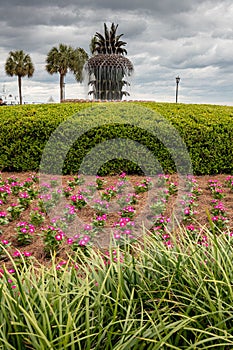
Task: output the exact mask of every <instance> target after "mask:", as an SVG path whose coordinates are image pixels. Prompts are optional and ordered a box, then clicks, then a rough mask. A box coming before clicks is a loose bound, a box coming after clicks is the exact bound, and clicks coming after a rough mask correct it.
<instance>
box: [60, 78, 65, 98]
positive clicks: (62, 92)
mask: <svg viewBox="0 0 233 350" xmlns="http://www.w3.org/2000/svg"><path fill="white" fill-rule="evenodd" d="M64 78H65V75H64V74H60V102H61V101H62V100H64V98H65V83H64Z"/></svg>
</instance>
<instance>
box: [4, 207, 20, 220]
mask: <svg viewBox="0 0 233 350" xmlns="http://www.w3.org/2000/svg"><path fill="white" fill-rule="evenodd" d="M7 211H8V213H10V215H11V217H10V220H16V219H18V218H19V217H20V214H21V213H22V211H24V207H22V206H21V205H17V203H12V204H11V205H10V206H9V207H8V208H7Z"/></svg>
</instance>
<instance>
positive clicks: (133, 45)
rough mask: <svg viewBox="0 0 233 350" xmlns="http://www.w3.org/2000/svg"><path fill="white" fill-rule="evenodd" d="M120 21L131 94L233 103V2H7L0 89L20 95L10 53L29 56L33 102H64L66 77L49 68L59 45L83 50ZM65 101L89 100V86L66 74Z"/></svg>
mask: <svg viewBox="0 0 233 350" xmlns="http://www.w3.org/2000/svg"><path fill="white" fill-rule="evenodd" d="M104 22H106V23H107V24H108V25H110V24H111V23H112V22H114V23H115V24H119V27H118V34H121V33H123V34H124V36H123V37H122V40H124V41H126V42H127V46H126V49H127V51H128V55H127V57H128V58H129V59H130V60H131V61H132V63H133V65H134V70H135V72H134V76H133V77H132V82H131V87H130V91H129V92H130V95H131V96H130V99H143V100H154V101H159V102H175V89H176V79H175V78H176V76H178V75H179V76H180V78H181V80H180V84H179V102H182V103H211V104H222V105H233V3H232V0H208V1H207V0H162V1H161V0H144V1H142V0H118V1H117V0H114V1H111V0H76V1H75V0H73V1H70V0H54V1H53V0H40V1H38V0H24V1H22V0H21V1H20V0H7V1H1V5H0V28H1V30H0V94H1V92H2V90H3V88H4V87H5V89H6V90H7V91H8V92H11V93H12V94H13V95H14V96H17V95H18V85H17V78H16V77H8V76H7V75H6V74H5V69H4V66H5V62H6V59H7V57H8V54H9V52H10V51H11V50H13V51H15V50H19V49H22V50H24V51H25V53H28V54H30V56H31V59H32V61H33V63H34V66H35V73H34V75H33V77H32V78H30V79H28V78H26V77H25V78H23V98H24V101H28V102H47V101H48V99H49V97H50V96H52V97H53V99H54V100H55V101H59V75H58V74H54V75H52V76H51V75H49V74H48V73H47V72H46V70H45V60H46V56H47V53H48V52H49V50H50V49H51V48H52V47H53V46H58V45H59V43H63V44H67V45H71V46H73V47H74V48H75V47H82V48H84V49H85V50H86V51H87V52H88V54H90V52H89V44H90V40H91V38H92V36H93V35H94V34H95V33H96V32H101V33H103V24H104ZM65 97H66V98H87V86H86V84H78V83H76V82H75V80H74V78H73V76H72V75H71V74H68V75H67V76H66V93H65Z"/></svg>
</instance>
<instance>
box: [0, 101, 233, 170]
mask: <svg viewBox="0 0 233 350" xmlns="http://www.w3.org/2000/svg"><path fill="white" fill-rule="evenodd" d="M0 118H1V125H0V147H1V154H0V168H1V170H8V171H13V170H14V171H39V170H41V171H44V172H50V173H59V174H60V173H61V172H62V173H63V174H72V173H77V172H83V173H90V174H96V173H98V174H99V175H106V174H113V173H120V172H121V171H126V172H127V173H142V172H143V173H146V174H149V175H150V174H154V173H159V172H161V171H163V172H165V173H173V172H183V173H189V172H193V173H194V174H195V175H207V174H218V173H227V174H232V173H233V148H232V141H233V107H226V106H210V105H184V104H168V103H155V102H125V103H123V102H121V103H66V104H51V105H50V104H47V105H26V106H12V107H9V106H6V107H1V109H0Z"/></svg>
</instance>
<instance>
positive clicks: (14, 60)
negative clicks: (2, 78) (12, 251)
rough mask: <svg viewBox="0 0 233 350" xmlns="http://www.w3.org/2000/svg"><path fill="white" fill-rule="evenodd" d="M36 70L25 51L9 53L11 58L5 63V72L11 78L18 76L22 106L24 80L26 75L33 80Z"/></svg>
mask: <svg viewBox="0 0 233 350" xmlns="http://www.w3.org/2000/svg"><path fill="white" fill-rule="evenodd" d="M34 70H35V69H34V65H33V63H32V60H31V57H30V56H29V55H28V54H25V53H24V51H23V50H19V51H10V52H9V56H8V58H7V60H6V63H5V72H6V74H7V75H9V76H11V77H13V75H17V76H18V86H19V103H20V104H22V78H23V77H25V76H26V75H27V76H28V78H31V77H32V76H33V73H34Z"/></svg>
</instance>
